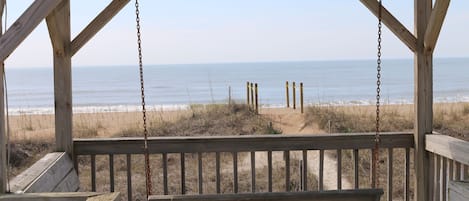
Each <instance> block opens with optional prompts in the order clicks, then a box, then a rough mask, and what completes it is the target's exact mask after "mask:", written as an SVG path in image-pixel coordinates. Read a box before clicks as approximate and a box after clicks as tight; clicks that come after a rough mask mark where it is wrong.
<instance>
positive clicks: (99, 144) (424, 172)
mask: <svg viewBox="0 0 469 201" xmlns="http://www.w3.org/2000/svg"><path fill="white" fill-rule="evenodd" d="M360 1H361V2H362V3H363V4H364V5H365V6H366V7H367V8H368V9H369V10H370V11H371V12H372V13H373V14H375V15H376V17H377V18H378V58H377V71H378V72H377V79H378V80H377V102H376V106H377V108H376V109H377V110H376V112H377V119H376V133H375V134H374V136H373V138H371V136H370V135H368V136H367V135H350V136H348V137H350V139H354V140H358V141H356V143H354V144H353V145H349V144H347V145H344V144H343V142H342V141H343V140H344V139H345V136H332V137H330V136H327V139H326V140H325V139H322V140H323V141H321V142H325V141H327V142H329V144H327V145H323V144H321V143H319V142H315V141H314V140H312V139H306V138H305V137H304V136H294V137H291V138H289V139H288V140H286V139H282V138H281V137H279V136H272V137H258V138H253V137H249V136H246V138H226V139H225V140H223V139H222V138H213V139H205V138H197V139H196V138H193V139H192V138H190V139H189V138H187V139H186V138H184V139H156V138H155V139H154V138H148V134H147V130H146V110H145V94H144V87H143V62H142V52H141V50H142V49H141V39H140V29H139V27H140V25H139V19H140V18H139V4H138V0H136V1H135V6H136V7H135V8H136V22H137V37H138V49H139V70H140V81H141V90H142V91H141V92H142V93H141V97H142V113H143V119H144V125H143V128H144V138H143V140H142V139H140V138H139V139H101V140H97V139H94V140H93V139H84V140H73V138H72V90H71V64H72V62H71V58H72V56H73V55H74V54H75V53H77V52H78V51H79V50H80V49H81V48H82V47H83V46H84V45H85V44H86V43H87V42H88V41H89V40H90V39H91V38H92V37H93V36H94V35H95V34H96V33H97V32H98V31H99V30H100V29H101V28H103V27H104V26H105V25H106V23H107V22H109V21H110V20H111V19H112V18H113V17H114V16H115V15H116V14H117V13H118V12H119V11H120V10H121V9H122V8H123V7H124V6H125V5H126V4H127V3H128V2H130V0H112V2H111V3H110V4H109V6H108V7H106V8H105V9H104V10H103V11H102V12H101V13H100V14H99V15H98V16H97V17H96V18H95V19H94V20H93V21H92V22H91V23H90V24H89V25H88V26H87V27H86V28H85V29H84V30H83V31H82V32H80V34H78V36H76V38H74V39H73V40H71V36H70V0H35V1H34V2H33V3H32V5H31V6H30V7H29V8H28V9H27V10H26V11H25V12H24V14H23V15H21V16H20V17H19V19H18V20H17V21H16V22H15V23H14V24H13V25H12V26H11V27H10V28H9V29H8V30H7V31H6V32H5V33H4V35H3V36H1V38H0V63H3V61H4V60H5V59H7V58H8V56H9V55H10V54H11V53H12V52H13V51H14V50H15V49H16V48H17V47H18V45H19V44H20V43H21V42H22V41H23V40H24V39H25V38H27V36H28V35H29V34H30V33H31V32H32V31H33V30H34V29H35V28H36V27H37V25H38V24H39V23H40V22H41V21H42V20H43V19H46V21H47V26H48V29H49V34H50V38H51V42H52V47H53V54H54V81H55V82H54V88H55V115H56V118H55V122H56V132H55V135H56V149H55V151H58V152H63V153H66V154H57V155H60V160H61V161H66V162H65V163H67V164H68V165H70V163H73V162H71V161H74V162H75V163H76V162H77V160H76V157H78V156H81V155H91V156H92V157H91V163H92V165H91V166H92V167H93V163H94V162H95V161H94V156H95V155H98V154H102V155H109V158H110V167H113V156H114V154H127V168H128V169H129V170H128V175H127V176H128V179H129V180H128V199H129V200H132V194H131V193H132V186H131V183H130V181H131V178H132V177H131V174H130V171H131V170H130V169H131V168H130V167H131V154H143V155H144V156H145V172H146V187H147V194H146V196H147V198H148V200H184V201H192V200H194V201H195V200H225V201H234V200H246V201H247V200H249V201H257V200H259V201H260V200H269V201H274V200H275V201H283V200H304V201H309V200H322V201H334V200H348V201H358V200H360V201H361V200H365V201H368V200H369V201H378V200H380V197H381V195H382V194H383V189H379V188H378V180H377V179H378V176H377V173H376V170H377V169H378V167H377V166H378V163H377V162H378V158H377V157H378V154H377V153H378V149H379V148H380V146H381V147H384V148H405V149H406V152H407V155H406V157H408V153H409V152H408V149H410V148H414V149H415V150H414V153H415V157H414V160H415V162H414V163H415V177H417V178H419V179H418V180H415V189H414V195H415V199H414V200H416V201H427V200H430V199H429V198H430V196H431V195H430V190H431V189H430V188H431V187H432V186H431V184H430V178H429V177H430V174H429V171H430V170H429V163H430V160H429V157H428V152H427V151H428V149H425V146H424V145H425V140H426V135H428V134H432V115H431V114H432V111H433V110H432V103H433V102H432V101H433V94H432V59H433V58H432V55H433V50H434V48H435V45H436V42H437V39H438V35H439V32H440V29H441V27H442V24H443V21H444V18H445V15H446V10H447V8H448V6H449V0H436V3H435V4H434V5H433V3H432V0H414V1H415V11H414V12H415V32H416V33H415V35H414V34H412V33H411V32H410V31H408V30H407V28H406V27H404V26H403V25H402V24H401V23H400V22H399V21H398V20H397V19H396V18H394V16H392V14H391V13H390V12H389V11H387V10H386V9H385V8H384V7H383V6H382V2H381V0H360ZM4 3H5V0H0V10H2V11H3V6H4ZM381 23H383V24H385V25H386V26H387V27H388V28H389V29H390V30H391V31H392V32H393V33H394V34H395V35H396V36H397V37H398V38H399V39H400V40H401V41H402V42H403V43H404V44H405V45H406V46H407V47H408V48H409V49H410V50H411V51H412V52H414V53H415V73H416V74H415V104H414V105H415V113H416V115H415V122H416V123H415V130H414V134H413V136H414V139H413V140H410V137H411V136H410V135H408V134H398V135H396V136H401V137H404V138H406V139H391V137H392V136H391V135H387V136H386V135H383V137H380V129H379V123H380V121H379V106H380V99H379V98H380V97H379V96H380V69H381V52H380V48H381ZM0 67H1V70H2V71H3V68H4V67H3V65H0ZM0 85H1V86H0V89H1V90H0V120H1V122H2V124H0V142H2V143H0V162H1V163H0V200H15V199H17V200H45V199H46V200H47V199H48V196H49V195H44V194H41V195H37V194H28V193H25V194H18V195H3V194H4V193H5V192H6V189H7V182H6V180H7V177H8V176H7V175H6V173H5V172H6V169H7V165H6V146H5V143H3V142H6V140H5V139H6V138H5V136H6V135H5V128H4V124H3V122H4V116H5V113H4V112H5V111H4V103H3V101H4V93H3V89H4V86H3V77H2V76H0ZM319 138H326V137H324V136H319V137H318V139H319ZM253 139H254V140H257V141H263V142H265V141H269V144H265V145H256V146H249V147H248V146H247V143H245V142H246V141H247V140H253ZM331 139H332V140H331ZM324 140H325V141H324ZM334 140H342V141H334ZM360 140H362V141H360ZM359 141H360V142H362V143H363V144H364V145H362V143H359ZM372 142H373V143H374V146H373V145H371V143H372ZM171 143H172V144H171ZM192 143H195V144H198V145H199V146H194V147H188V146H186V145H187V144H192ZM217 143H222V144H223V143H225V144H226V143H232V144H233V143H234V144H237V145H239V147H235V148H233V150H226V149H223V148H220V147H219V146H215V144H217ZM286 143H290V144H286ZM334 143H335V144H334ZM341 143H342V144H341ZM399 143H400V144H399ZM142 144H143V145H144V149H143V150H142V149H141V146H142ZM206 144H208V145H207V146H205V145H206ZM337 144H341V145H340V146H339V145H338V148H337V147H334V145H337ZM357 144H360V145H357ZM428 144H429V143H427V146H428ZM116 145H118V146H119V148H116ZM165 145H168V146H165ZM181 145H182V146H181ZM412 145H413V146H412ZM122 147H125V149H124V148H122ZM181 147H183V148H181ZM201 147H203V149H201ZM336 148H337V150H339V149H340V150H342V149H353V150H358V149H372V150H373V153H374V154H373V162H372V164H373V168H372V181H374V182H372V183H373V184H372V188H371V189H358V185H356V187H355V188H356V189H353V190H342V189H341V188H340V187H338V190H323V189H321V188H320V191H303V192H288V190H287V191H286V192H268V193H249V194H247V193H241V194H238V193H237V192H235V193H234V194H213V195H209V194H199V195H152V192H151V190H152V181H151V174H150V173H151V170H150V165H149V164H150V162H149V155H150V154H155V153H158V154H159V153H162V154H163V158H164V156H165V154H167V153H181V158H183V156H184V153H199V155H200V152H204V151H207V152H210V151H211V152H216V153H219V152H226V151H233V153H234V152H236V153H237V152H242V151H252V152H255V151H269V153H270V154H272V153H271V152H272V151H283V150H288V151H291V150H308V149H310V150H320V151H322V154H324V150H325V149H336ZM160 149H164V150H160ZM306 153H307V152H306ZM391 155H392V154H391ZM111 156H112V157H111ZM166 156H167V155H166ZM304 156H305V152H303V157H304ZM357 156H358V151H357ZM233 157H234V155H233ZM111 158H112V160H111ZM391 160H392V157H391ZM182 161H183V160H182ZM200 161H201V158H199V163H200ZM322 162H323V161H322ZM182 164H183V162H182ZM52 165H54V167H56V166H57V163H56V161H55V162H53V163H52ZM270 165H271V164H270ZM70 167H71V170H72V171H71V172H72V173H76V172H77V171H78V168H77V166H75V168H73V165H71V166H70ZM165 168H167V167H165ZM91 169H92V171H93V168H91ZM408 169H409V168H408V167H407V169H406V171H408ZM47 171H48V170H44V171H39V170H38V171H37V172H39V173H40V174H38V175H37V178H33V180H34V181H33V182H37V181H41V180H39V179H38V178H40V179H44V178H43V176H44V175H46V176H50V175H49V174H52V176H54V175H53V173H51V172H47ZM199 171H200V170H199ZM110 172H111V177H110V181H111V182H110V183H112V184H111V188H110V189H111V190H110V191H111V192H113V191H114V187H113V185H114V184H113V183H114V181H113V179H114V178H113V176H112V171H111V170H110ZM391 172H392V171H391ZM93 174H96V172H92V173H91V177H92V179H91V180H92V185H94V186H93V187H92V191H96V181H95V176H94V181H93ZM72 175H73V174H72ZM356 175H358V173H356ZM199 176H200V175H199ZM407 177H408V175H407ZM183 179H184V176H182V179H181V180H183ZM391 180H392V179H391ZM61 181H62V180H59V181H58V182H61ZM166 181H167V180H166ZM287 181H288V179H287ZM338 181H339V180H338ZM388 182H389V181H388ZM408 183H409V182H406V185H408ZM59 184H60V183H50V184H48V185H53V186H55V187H57V185H59ZM35 185H41V183H35ZM76 185H77V183H75V184H74V185H73V186H74V187H75V186H76ZM200 185H201V184H200V183H199V187H200ZM388 185H389V183H388ZM129 186H130V187H129ZM338 186H339V185H338ZM165 188H167V186H165ZM181 188H182V189H184V184H183V185H182V187H181ZM408 189H409V188H408V186H406V187H405V192H406V198H405V200H409V194H408ZM53 190H54V189H52V190H50V191H53ZM62 190H63V191H67V190H66V189H65V190H64V189H62ZM50 191H46V192H50ZM166 192H167V189H165V194H167V193H166ZM182 192H185V191H184V190H182ZM199 192H201V190H200V189H199ZM253 192H254V191H253ZM88 195H90V194H88ZM93 195H94V196H95V195H96V194H93ZM55 196H56V197H55V198H57V199H52V200H60V197H62V198H67V196H70V195H66V194H60V195H57V194H56V195H55ZM387 196H388V199H390V200H392V190H391V193H389V192H388V195H387ZM23 198H24V199H23ZM80 200H82V199H81V198H80Z"/></svg>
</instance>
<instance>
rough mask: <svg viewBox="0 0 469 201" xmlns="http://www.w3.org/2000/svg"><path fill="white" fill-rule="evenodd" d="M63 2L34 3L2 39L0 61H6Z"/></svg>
mask: <svg viewBox="0 0 469 201" xmlns="http://www.w3.org/2000/svg"><path fill="white" fill-rule="evenodd" d="M61 1H62V0H47V1H44V0H36V1H34V2H33V3H32V4H31V6H29V7H28V9H26V11H25V12H24V13H23V14H22V15H21V16H20V17H19V18H18V19H17V20H16V21H15V23H13V24H12V25H11V26H10V27H9V29H8V30H6V32H5V34H4V35H3V36H2V37H1V38H0V61H5V59H6V58H7V57H8V56H9V55H10V54H11V53H12V52H13V51H14V50H15V49H16V48H17V47H18V46H19V45H20V44H21V42H23V41H24V39H26V37H28V35H29V34H30V33H31V32H32V31H33V30H34V29H35V28H36V27H37V25H39V23H40V22H41V21H42V20H43V19H44V18H45V17H46V16H47V15H49V13H50V12H51V11H52V10H53V9H54V8H55V7H57V5H59V3H60V2H61Z"/></svg>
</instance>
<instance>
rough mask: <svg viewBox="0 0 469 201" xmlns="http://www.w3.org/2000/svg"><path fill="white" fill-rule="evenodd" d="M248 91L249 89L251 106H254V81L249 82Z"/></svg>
mask: <svg viewBox="0 0 469 201" xmlns="http://www.w3.org/2000/svg"><path fill="white" fill-rule="evenodd" d="M250 91H251V104H250V105H251V107H253V106H254V83H252V82H251V83H250Z"/></svg>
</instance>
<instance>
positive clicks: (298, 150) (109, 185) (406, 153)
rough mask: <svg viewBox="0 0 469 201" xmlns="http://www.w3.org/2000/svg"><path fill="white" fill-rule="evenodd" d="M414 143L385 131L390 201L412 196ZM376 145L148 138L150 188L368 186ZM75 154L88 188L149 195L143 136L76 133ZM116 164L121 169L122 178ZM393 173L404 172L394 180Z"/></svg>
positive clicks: (370, 139) (333, 138)
mask: <svg viewBox="0 0 469 201" xmlns="http://www.w3.org/2000/svg"><path fill="white" fill-rule="evenodd" d="M413 144H414V142H413V136H412V134H411V133H385V134H382V135H381V155H382V156H385V158H381V159H382V160H381V163H382V164H385V165H381V166H380V169H381V170H382V171H381V172H382V174H383V175H384V176H383V177H382V178H380V185H381V186H382V187H383V188H384V190H385V193H386V198H387V200H393V192H394V194H396V192H401V193H400V194H402V193H404V195H403V196H401V198H399V199H400V200H409V195H410V186H411V185H410V179H409V178H410V170H411V169H412V168H411V167H410V164H411V155H410V152H411V148H412V147H413ZM373 147H374V135H373V134H366V133H365V134H327V135H301V136H300V135H256V136H229V137H228V136H219V137H218V136H217V137H213V136H211V137H158V138H150V141H149V151H150V153H151V156H150V158H151V167H152V178H153V181H154V183H155V184H154V190H153V192H156V193H157V194H165V195H166V194H194V193H195V194H197V193H198V194H204V193H246V192H289V191H316V190H319V191H321V190H326V189H327V190H337V189H360V188H370V178H369V175H370V174H369V165H370V162H371V161H370V158H371V149H372V148H373ZM395 150H396V151H395ZM74 154H75V166H76V167H77V170H78V172H79V175H80V180H81V185H82V186H81V187H82V189H83V190H91V191H111V192H113V191H115V190H116V191H123V192H121V193H122V195H123V197H125V196H126V195H127V197H128V200H132V199H135V198H136V197H138V196H142V197H143V196H144V195H142V193H144V192H145V191H144V189H145V188H144V187H142V186H144V180H145V178H144V176H143V175H144V174H143V169H144V168H143V159H142V158H143V157H142V156H143V140H142V138H106V139H75V140H74ZM397 154H400V155H399V156H398V155H397ZM325 158H326V159H327V158H329V159H330V158H332V159H333V160H334V161H333V162H334V163H335V164H334V165H333V166H332V167H336V169H335V170H330V167H331V166H330V165H329V164H328V163H331V161H327V160H325ZM396 158H400V159H402V160H401V162H400V163H401V164H393V163H395V162H394V160H393V159H396ZM279 159H280V160H279ZM116 160H117V162H116ZM116 170H120V171H124V172H125V176H123V174H119V172H118V171H116ZM331 171H332V172H334V174H333V175H330V172H331ZM396 173H399V174H400V175H401V177H400V178H396V177H394V178H393V174H396ZM116 174H119V175H121V176H117V177H116ZM136 174H140V175H136ZM279 177H281V178H279ZM331 177H334V178H333V181H334V182H333V183H334V184H333V186H331V185H330V183H331V181H330V180H331ZM398 179H399V180H400V181H396V180H398ZM117 180H119V181H117ZM279 180H280V181H279ZM343 181H348V182H349V183H350V184H351V185H350V186H346V185H345V184H344V183H343ZM122 183H124V185H125V186H124V185H122ZM194 183H195V184H194ZM133 184H134V185H133ZM395 184H399V185H398V186H396V185H395ZM116 185H119V186H118V187H116ZM125 191H127V193H126V192H125ZM139 191H143V192H139ZM398 194H399V193H398ZM386 198H385V199H383V200H386Z"/></svg>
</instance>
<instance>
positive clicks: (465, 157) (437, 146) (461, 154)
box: [425, 134, 469, 165]
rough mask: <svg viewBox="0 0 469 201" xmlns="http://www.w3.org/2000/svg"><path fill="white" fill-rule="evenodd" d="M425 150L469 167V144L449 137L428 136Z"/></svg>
mask: <svg viewBox="0 0 469 201" xmlns="http://www.w3.org/2000/svg"><path fill="white" fill-rule="evenodd" d="M425 142H426V144H425V149H426V150H427V151H429V152H432V153H435V154H438V155H440V156H443V157H445V158H448V159H451V160H454V161H458V162H460V163H463V164H465V165H469V142H467V141H464V140H460V139H457V138H454V137H451V136H447V135H439V134H433V135H427V136H426V140H425Z"/></svg>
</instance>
